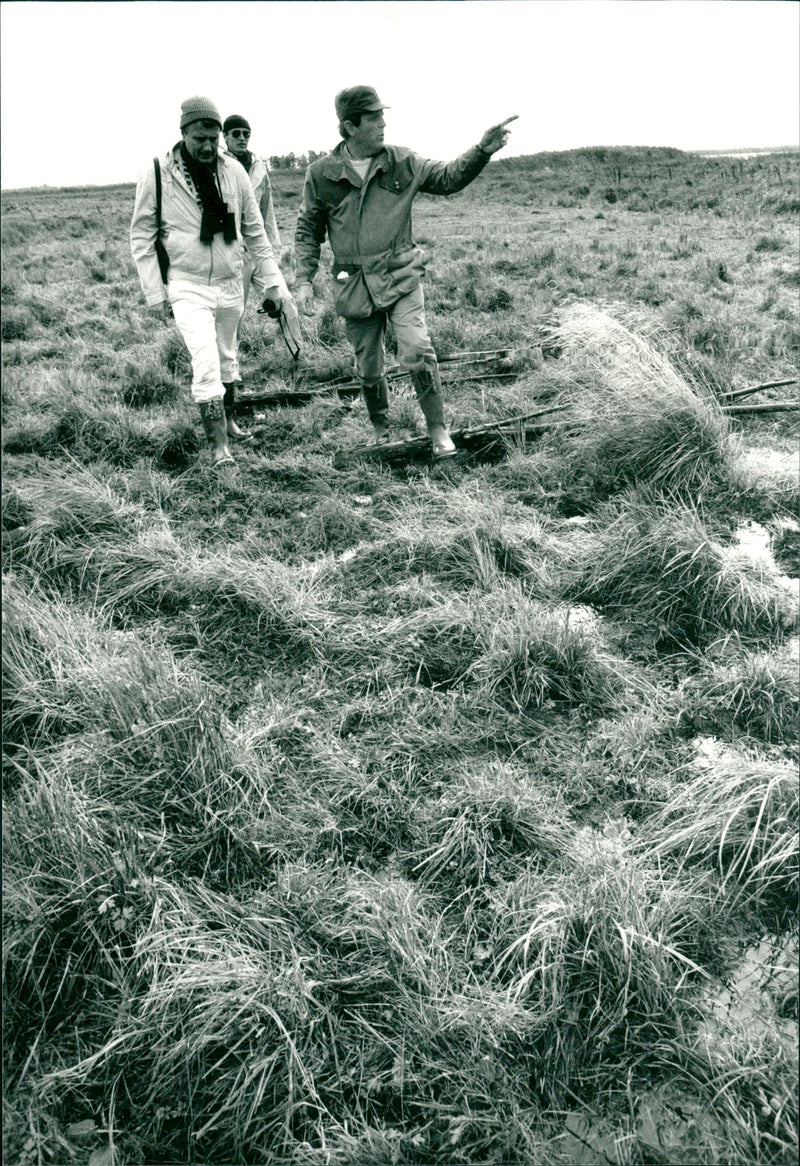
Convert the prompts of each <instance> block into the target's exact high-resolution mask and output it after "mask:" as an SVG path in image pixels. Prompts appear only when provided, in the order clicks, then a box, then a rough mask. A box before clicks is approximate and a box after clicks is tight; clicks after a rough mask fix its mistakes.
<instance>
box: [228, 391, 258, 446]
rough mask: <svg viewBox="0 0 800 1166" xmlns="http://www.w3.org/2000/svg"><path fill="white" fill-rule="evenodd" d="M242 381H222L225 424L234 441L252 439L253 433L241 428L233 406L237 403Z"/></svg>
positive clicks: (229, 435)
mask: <svg viewBox="0 0 800 1166" xmlns="http://www.w3.org/2000/svg"><path fill="white" fill-rule="evenodd" d="M241 383H242V382H241V381H223V382H222V387H223V389H224V390H225V396H224V397H223V398H222V402H223V405H224V407H225V425H226V428H227V430H228V437H230V438H232V439H233V440H234V441H252V440H253V435H252V433H247V432H246V431H245V430H244V429H240V428H239V426H238V425H237V424H236V419H235V418H234V415H233V407H234V405H235V404H236V389H237V388H238V386H239V385H241Z"/></svg>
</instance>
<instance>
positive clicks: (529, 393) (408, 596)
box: [2, 149, 800, 1166]
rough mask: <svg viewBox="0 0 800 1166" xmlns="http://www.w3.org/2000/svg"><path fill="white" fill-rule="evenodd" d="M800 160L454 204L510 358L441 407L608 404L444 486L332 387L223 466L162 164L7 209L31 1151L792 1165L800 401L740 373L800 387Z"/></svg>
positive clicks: (457, 287) (451, 343) (10, 1116)
mask: <svg viewBox="0 0 800 1166" xmlns="http://www.w3.org/2000/svg"><path fill="white" fill-rule="evenodd" d="M798 164H799V157H798V154H797V153H791V152H786V153H780V154H771V155H764V156H760V157H753V158H747V159H735V158H734V159H731V158H724V157H718V158H700V157H698V156H693V155H684V154H681V153H680V152H678V151H668V150H645V149H641V150H616V151H614V150H585V151H576V152H570V153H566V154H551V155H537V156H535V157H532V158H523V159H511V160H508V161H503V162H495V163H493V164H492V166H490V167H489V169H488V171H487V172H486V173H485V174H484V175H483V176H482V177H481V178H480V179H478V180H477V181H476V182H475V183H474V184H473V185H472V186H471V187H469V188H468V189H467V190H466V191H464V192H462V194H460V195H458V196H455V197H453V198H451V199H448V200H444V199H434V198H430V197H427V196H421V197H420V198H419V199H418V201H417V204H416V212H415V229H416V236H417V239H418V240H419V241H420V243H421V244H422V245H423V247H424V248H425V250H426V252H427V253H428V256H429V268H428V275H427V280H426V292H425V294H426V300H427V310H428V320H429V324H430V327H431V333H432V336H433V340H434V344H435V346H436V348H437V351H438V352H439V354H440V356H444V355H447V354H448V353H455V352H458V351H472V350H484V349H498V348H513V349H514V350H515V351H516V357H515V364H514V368H515V372H514V374H513V375H510V376H507V377H505V378H503V379H492V378H491V377H489V376H484V377H483V378H481V377H477V376H475V373H474V370H469V369H468V370H466V371H467V372H470V373H471V375H472V376H473V377H475V379H470V380H466V379H463V377H457V378H456V379H455V380H454V381H452V382H451V383H450V384H449V385H448V388H447V394H448V408H449V411H450V420H451V423H452V425H453V426H454V427H464V426H470V425H475V424H478V423H480V422H481V421H486V420H497V419H499V418H501V417H503V416H507V415H511V414H519V413H527V412H531V411H532V410H533V409H535V408H536V407H537V404H538V403H540V402H542V403H545V404H548V405H549V404H558V405H562V406H564V410H563V412H562V414H561V416H562V418H563V419H567V420H568V421H569V423H568V424H566V425H562V426H560V427H553V428H552V429H549V430H547V431H545V432H543V433H542V434H541V435H540V436H539V437H538V438H537V439H535V440H531V441H529V442H527V443H522V442H520V441H519V440H518V439H514V438H513V437H512V438H509V439H508V441H507V442H506V443H505V445H504V448H503V449H502V451H501V452H500V453H499V454H498V452H497V451H496V450H495V452H494V454H493V455H492V456H491V457H490V456H485V457H478V456H473V455H463V456H460V457H459V458H458V459H456V460H455V461H453V462H450V463H448V464H447V465H446V466H445V467H443V468H442V467H439V468H437V467H429V466H427V465H425V464H422V463H420V462H418V461H414V462H409V463H408V464H406V465H396V466H393V467H389V466H387V465H383V464H380V463H378V462H375V461H368V462H361V463H354V464H353V465H352V466H350V467H349V468H347V469H345V470H338V471H337V470H334V469H333V467H332V459H333V454H334V453H335V452H336V451H337V450H342V449H348V448H350V447H354V446H357V445H358V444H360V443H362V442H363V441H364V440H365V439H367V435H368V431H369V426H368V422H367V418H366V413H365V410H364V407H363V403H362V402H358V403H357V404H356V405H355V407H354V408H352V409H350V408H347V407H345V406H344V405H343V404H342V403H341V402H339V401H338V399H337V398H335V397H333V396H331V397H328V398H320V399H318V400H316V401H314V402H313V403H311V404H309V405H308V406H307V407H305V408H301V409H292V408H289V407H284V408H277V409H274V410H270V411H265V412H262V413H260V414H258V415H257V416H256V417H255V419H254V422H253V428H254V432H255V433H256V442H255V444H254V447H252V448H248V449H244V450H237V451H236V452H237V461H238V470H237V471H235V472H233V473H230V474H228V475H227V476H226V475H224V474H222V475H220V474H217V475H215V474H214V472H213V471H212V470H211V463H210V454H209V452H208V450H207V449H206V448H205V446H204V443H203V441H202V439H201V432H200V426H199V422H198V418H197V416H196V410H195V408H194V406H193V405H192V403H191V400H190V396H189V379H190V377H189V367H188V360H187V355H186V352H185V349H184V348H183V345H182V342H181V340H180V337H179V336H178V335H177V333H176V332H175V330H174V327H173V326H164V325H158V324H154V323H153V321H152V320H151V318H150V317H149V316H148V314H147V312H146V310H145V307H144V303H143V301H142V298H141V294H140V291H139V287H138V281H137V280H136V277H135V273H134V271H133V267H132V262H131V260H130V256H129V251H128V242H127V231H128V224H129V219H130V213H131V209H132V199H133V187H113V188H112V187H109V188H97V189H74V190H73V189H69V190H45V191H28V192H18V191H11V192H7V193H4V194H3V197H2V232H3V259H4V264H3V282H2V309H3V311H2V339H3V346H2V350H3V384H2V401H3V414H4V425H3V443H4V473H3V549H4V576H3V633H4V634H3V702H4V705H3V707H4V761H5V765H4V804H3V827H4V835H3V865H4V899H5V905H4V928H5V930H4V942H3V960H4V988H5V1005H4V1019H5V1026H6V1027H5V1039H4V1056H5V1073H4V1077H5V1100H4V1106H5V1109H4V1119H5V1120H4V1130H5V1142H4V1159H5V1161H7V1162H8V1163H9V1164H11V1163H14V1164H19V1166H30V1164H34V1163H70V1164H72V1163H75V1164H76V1166H77V1164H80V1166H83V1164H85V1163H89V1166H134V1164H140V1163H141V1164H145V1163H146V1164H153V1166H155V1164H157V1163H194V1164H198V1166H199V1164H208V1166H211V1164H214V1166H219V1164H231V1166H232V1164H234V1163H235V1164H246V1163H263V1164H267V1163H293V1164H296V1166H323V1164H326V1166H327V1164H331V1166H357V1164H361V1166H381V1164H385V1166H389V1164H394V1163H403V1164H405V1163H408V1164H414V1163H417V1164H427V1163H431V1164H434V1163H435V1164H440V1166H443V1164H448V1166H449V1164H453V1163H462V1164H464V1166H468V1164H469V1166H472V1164H475V1166H477V1164H489V1163H491V1164H493V1166H500V1164H502V1163H515V1164H518V1166H522V1164H533V1163H535V1164H537V1166H557V1164H559V1163H561V1164H564V1166H572V1164H575V1163H607V1162H611V1163H615V1164H617V1166H633V1164H636V1163H686V1164H687V1166H688V1164H694V1163H707V1164H718V1166H723V1164H725V1166H745V1164H751V1163H752V1164H759V1166H760V1164H765V1166H766V1164H776V1166H777V1164H781V1166H782V1164H784V1163H785V1164H788V1163H794V1162H795V1161H796V1158H797V1138H796V1130H797V1116H798V1115H797V1091H796V1085H797V1071H798V1065H797V1032H798V1030H797V950H798V949H797V906H798V846H797V820H798V788H797V772H796V769H797V761H798V753H799V750H798V723H797V713H798V690H797V667H798V652H797V643H798V641H797V610H798V598H797V576H798V573H799V566H800V545H799V543H798V531H799V528H798V524H797V502H798V474H797V458H796V443H797V425H796V420H795V417H796V415H795V414H792V413H780V412H773V413H764V414H757V415H753V416H751V415H748V414H742V415H736V416H731V415H729V414H727V413H726V412H725V410H724V409H723V408H722V407H721V401H723V400H724V397H725V395H726V394H727V393H730V392H732V391H736V390H738V389H741V388H745V387H748V386H751V385H756V384H762V383H766V382H771V381H779V380H786V379H789V378H791V377H795V376H797V358H798V345H799V344H800V326H799V322H798V287H799V286H800V270H799V269H798V260H797V255H798V231H797V212H798V209H800V197H799V195H798V170H799V165H798ZM273 177H274V185H275V194H276V204H277V212H278V222H279V226H280V228H281V232H282V236H283V240H284V256H283V264H284V270H285V271H286V273H287V276H288V277H289V280H290V282H291V275H292V234H293V225H294V218H295V215H296V212H297V209H298V205H299V194H300V188H301V184H302V175H301V174H297V173H292V172H276V173H275V174H274V176H273ZM317 283H318V299H319V301H320V309H319V311H318V314H317V315H316V317H314V318H313V319H312V320H311V321H310V322H309V324H308V329H307V333H308V335H307V339H308V343H307V348H306V351H305V353H304V358H305V360H306V361H307V362H308V363H310V364H314V363H315V362H316V363H322V362H324V361H333V362H334V363H335V362H337V361H341V362H343V363H346V362H347V360H348V350H347V345H346V342H345V339H344V333H343V329H342V326H341V322H340V321H339V320H338V319H337V317H336V316H335V314H334V312H333V311H332V308H331V296H330V290H329V288H328V287H327V283H326V279H325V278H323V277H322V276H320V277H319V278H318V280H317ZM242 333H243V335H242V352H243V355H244V371H245V380H246V383H247V386H248V388H249V389H251V390H254V389H256V388H257V387H258V386H261V385H270V386H276V385H279V384H281V383H285V382H288V380H289V377H290V369H289V365H290V361H289V358H288V354H287V353H286V352H285V350H284V349H283V346H282V342H281V339H280V336H279V334H278V333H277V332H276V330H275V327H274V325H273V324H272V323H271V322H268V321H267V322H264V321H263V319H262V318H261V317H256V316H255V314H254V313H253V312H252V309H249V310H248V314H247V316H246V318H245V321H244V323H243V328H242ZM540 350H541V351H540ZM542 353H543V356H544V359H542ZM795 391H796V386H795V387H793V388H781V389H767V390H764V391H762V392H761V393H760V394H758V395H754V396H753V397H752V398H747V400H748V402H751V401H752V402H756V401H770V400H772V401H778V400H781V399H786V398H787V397H788V396H791V395H792V393H794V392H795ZM420 423H421V415H420V414H419V412H418V409H417V406H416V404H415V402H414V399H413V394H412V390H411V386H410V384H408V383H407V382H406V381H404V380H403V379H399V380H396V381H395V382H394V395H393V410H392V425H393V436H395V437H397V438H403V437H411V436H414V435H416V434H418V433H419V431H420V429H419V427H420Z"/></svg>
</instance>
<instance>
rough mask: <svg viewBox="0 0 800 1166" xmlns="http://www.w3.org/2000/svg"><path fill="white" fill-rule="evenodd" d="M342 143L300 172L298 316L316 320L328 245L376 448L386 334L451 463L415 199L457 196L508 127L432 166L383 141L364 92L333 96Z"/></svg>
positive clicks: (373, 99) (438, 447)
mask: <svg viewBox="0 0 800 1166" xmlns="http://www.w3.org/2000/svg"><path fill="white" fill-rule="evenodd" d="M335 107H336V116H337V118H338V119H339V132H340V134H341V136H342V141H341V142H340V143H339V145H338V146H337V147H336V148H335V150H333V151H332V153H330V154H326V155H325V156H324V157H323V158H319V159H317V161H315V162H313V163H312V165H311V166H309V168H308V171H307V172H306V178H305V186H304V188H303V201H302V206H301V209H300V214H299V216H298V219H297V228H296V231H295V262H296V270H297V286H296V295H297V302H298V306H299V307H300V308H301V310H302V311H305V312H306V313H307V314H310V313H311V312H312V311H313V307H312V303H313V289H312V286H311V282H312V280H313V278H314V276H315V274H316V272H317V267H318V264H319V257H320V248H321V245H322V243H323V242H324V240H325V237H326V235H327V237H328V240H329V242H330V245H331V248H332V250H333V254H334V261H333V271H332V275H333V277H334V292H333V294H334V302H335V307H336V311H337V312H338V314H339V315H340V316H342V317H343V319H344V321H345V329H346V332H347V336H348V339H349V340H350V343H351V344H352V346H353V350H354V353H355V358H356V369H357V373H358V377H359V379H360V381H361V384H362V386H363V389H364V398H365V401H366V405H367V412H368V413H369V417H370V420H371V422H372V426H373V429H374V431H375V439H376V441H377V442H382V441H387V440H388V434H389V429H388V423H387V422H388V410H389V394H388V382H387V379H386V376H385V368H386V364H385V361H386V348H385V336H386V326H387V323H388V321H390V320H391V322H392V327H393V329H394V332H395V336H396V337H397V347H398V359H399V361H400V364H401V367H403V368H405V369H406V370H407V371H408V372H409V373H410V375H411V380H412V382H413V385H414V389H415V391H416V394H417V400H418V401H419V404H420V408H421V409H422V412H423V415H424V417H425V421H426V424H427V429H428V434H429V436H430V439H431V445H432V451H433V455H434V457H447V456H449V455H450V454H453V453H455V446H454V445H453V442H452V439H451V437H450V434H449V433H448V431H447V426H446V424H445V416H444V399H443V396H442V384H441V379H440V377H439V367H438V364H437V362H436V354H435V352H434V349H433V345H432V344H431V340H430V336H429V335H428V329H427V325H426V323H425V309H424V299H423V294H422V284H421V280H422V277H423V274H424V270H425V260H424V256H423V253H422V251H421V250H420V248H419V247H417V246H416V244H415V243H414V240H413V235H412V226H411V210H412V203H413V201H414V198H415V197H416V195H417V194H419V193H420V192H422V193H425V194H445V195H446V194H454V193H455V192H456V191H459V190H463V189H464V187H465V186H467V185H468V184H469V183H470V182H472V180H473V179H474V178H477V176H478V175H479V174H480V172H481V171H482V170H483V168H484V167H485V166H486V163H487V162H488V161H489V158H490V157H491V156H492V154H494V153H496V151H497V150H499V149H500V148H501V147H502V146H504V145H505V144H506V142H507V140H508V135H509V131H508V130H507V129H506V126H507V125H508V122H510V121H513V120H514V118H508V119H507V121H505V122H501V123H500V124H499V125H496V126H492V127H491V128H490V129H488V130H487V131H486V133H485V134H484V135H483V137H482V138H481V140H480V142H479V144H478V145H477V146H472V147H471V148H470V149H469V150H467V151H466V153H464V154H462V155H461V156H460V157H458V158H456V159H455V161H453V162H447V163H445V162H434V161H431V160H429V159H425V158H422V157H420V156H419V155H418V154H415V153H413V152H412V151H411V150H408V149H406V148H405V147H402V146H386V145H384V141H383V133H384V128H385V125H386V123H385V121H384V116H383V111H384V109H386V108H387V106H385V105H384V104H383V102H381V100H380V98H379V97H378V94H377V93H376V92H375V90H374V89H372V88H370V87H369V86H368V85H356V86H354V87H353V88H351V89H343V90H342V91H341V92H340V93H339V94H337V96H336V101H335Z"/></svg>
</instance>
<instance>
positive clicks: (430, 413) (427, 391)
mask: <svg viewBox="0 0 800 1166" xmlns="http://www.w3.org/2000/svg"><path fill="white" fill-rule="evenodd" d="M410 375H411V382H412V384H413V385H414V391H415V392H416V394H417V400H418V401H419V407H420V409H421V410H422V412H423V415H424V417H425V421H426V424H427V426H428V436H429V437H430V439H431V447H432V451H433V456H434V458H443V457H452V456H453V454H454V453H455V452H456V447H455V445H454V444H453V439H452V438H451V436H450V434H449V433H448V432H447V426H446V425H445V423H444V397H443V395H442V379H441V377H440V376H439V366H438V364H429V365H428V366H427V368H424V369H419V368H417V369H413V370H412V371H411V374H410Z"/></svg>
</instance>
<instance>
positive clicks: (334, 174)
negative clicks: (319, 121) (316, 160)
mask: <svg viewBox="0 0 800 1166" xmlns="http://www.w3.org/2000/svg"><path fill="white" fill-rule="evenodd" d="M388 169H389V154H388V151H387V149H386V146H384V147H383V149H382V150H381V152H380V154H378V155H376V157H375V165H374V167H373V169H372V173H373V174H376V173H377V172H378V171H386V170H388ZM322 174H323V176H324V177H325V178H330V180H331V181H332V182H341V181H342V180H343V179H346V180H347V181H348V182H351V183H352V181H353V179H352V170H351V169H350V165H349V160H348V156H347V151H346V150H345V143H344V142H339V145H338V146H337V147H336V148H335V149H334V150H332V151H331V152H330V154H328V156H327V158H325V159H324V160H323V164H322Z"/></svg>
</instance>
